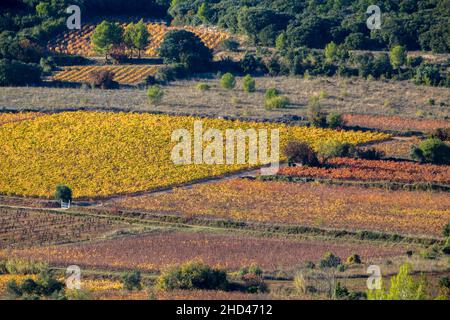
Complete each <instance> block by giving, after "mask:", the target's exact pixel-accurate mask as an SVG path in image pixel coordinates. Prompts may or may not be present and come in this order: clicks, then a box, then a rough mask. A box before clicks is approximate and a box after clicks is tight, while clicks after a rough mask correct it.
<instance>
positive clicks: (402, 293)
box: [367, 264, 428, 300]
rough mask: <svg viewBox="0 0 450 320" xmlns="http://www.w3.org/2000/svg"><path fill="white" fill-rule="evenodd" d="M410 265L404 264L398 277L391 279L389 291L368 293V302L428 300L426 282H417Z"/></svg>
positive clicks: (370, 291)
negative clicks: (411, 273)
mask: <svg viewBox="0 0 450 320" xmlns="http://www.w3.org/2000/svg"><path fill="white" fill-rule="evenodd" d="M410 269H411V267H410V265H409V264H404V265H402V266H401V267H400V271H399V273H398V274H397V275H396V276H393V277H392V278H391V285H390V287H389V290H384V289H383V288H382V289H379V290H377V289H375V290H369V291H368V292H367V298H368V300H426V299H428V296H427V293H426V281H425V279H424V278H421V279H420V280H418V281H415V280H414V278H413V277H412V276H411V275H410V274H409V272H410Z"/></svg>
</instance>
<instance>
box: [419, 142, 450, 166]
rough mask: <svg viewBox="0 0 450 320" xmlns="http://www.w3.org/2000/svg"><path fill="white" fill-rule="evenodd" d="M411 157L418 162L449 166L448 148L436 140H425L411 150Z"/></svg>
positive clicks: (449, 152) (449, 153)
mask: <svg viewBox="0 0 450 320" xmlns="http://www.w3.org/2000/svg"><path fill="white" fill-rule="evenodd" d="M411 157H412V158H413V159H414V160H417V161H420V162H427V163H434V164H450V146H448V145H447V144H445V143H444V142H442V141H441V140H439V139H436V138H432V139H427V140H425V141H422V142H421V143H420V144H419V146H413V147H412V148H411Z"/></svg>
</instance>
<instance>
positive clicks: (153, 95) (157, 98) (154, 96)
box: [147, 86, 164, 105]
mask: <svg viewBox="0 0 450 320" xmlns="http://www.w3.org/2000/svg"><path fill="white" fill-rule="evenodd" d="M147 97H148V99H149V100H150V102H151V103H152V104H154V105H157V104H159V103H161V101H162V99H163V97H164V91H163V90H162V89H161V88H160V87H158V86H151V87H149V88H148V89H147Z"/></svg>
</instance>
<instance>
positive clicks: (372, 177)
mask: <svg viewBox="0 0 450 320" xmlns="http://www.w3.org/2000/svg"><path fill="white" fill-rule="evenodd" d="M328 163H329V164H330V165H331V166H332V167H330V168H316V167H290V168H289V167H288V168H282V169H280V171H279V173H278V174H279V175H288V176H298V177H311V178H324V179H344V180H362V181H390V182H404V183H414V182H430V183H443V184H450V166H437V165H431V164H418V163H412V162H406V161H404V162H397V161H382V160H357V159H350V158H335V159H331V160H329V161H328Z"/></svg>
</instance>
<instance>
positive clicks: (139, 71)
mask: <svg viewBox="0 0 450 320" xmlns="http://www.w3.org/2000/svg"><path fill="white" fill-rule="evenodd" d="M105 70H108V71H111V72H112V73H114V78H113V79H114V81H116V82H118V83H121V84H137V83H141V82H145V79H147V77H148V76H150V75H154V74H155V73H156V72H157V70H158V66H155V65H121V66H71V67H64V68H63V70H61V71H57V72H56V73H55V74H54V75H53V77H52V79H53V80H58V81H65V82H79V83H86V82H89V74H90V73H91V72H97V71H105Z"/></svg>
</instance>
